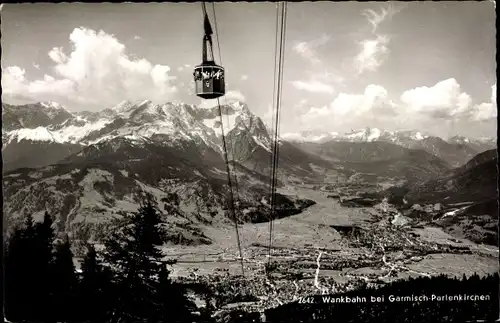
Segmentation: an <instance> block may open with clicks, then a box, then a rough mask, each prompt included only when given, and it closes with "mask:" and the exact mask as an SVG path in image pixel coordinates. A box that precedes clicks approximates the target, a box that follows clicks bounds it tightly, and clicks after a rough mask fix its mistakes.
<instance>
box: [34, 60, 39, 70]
mask: <svg viewBox="0 0 500 323" xmlns="http://www.w3.org/2000/svg"><path fill="white" fill-rule="evenodd" d="M33 67H34V68H36V69H37V70H39V69H40V65H38V64H37V63H35V62H33Z"/></svg>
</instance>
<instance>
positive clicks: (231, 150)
mask: <svg viewBox="0 0 500 323" xmlns="http://www.w3.org/2000/svg"><path fill="white" fill-rule="evenodd" d="M212 12H213V14H214V26H215V39H216V41H217V50H218V51H219V62H220V65H222V55H221V50H220V42H219V32H218V30H217V15H216V14H215V3H214V2H212ZM224 105H225V106H226V108H227V100H226V96H224ZM226 121H227V125H228V126H229V115H228V114H227V113H226ZM229 148H230V152H231V159H232V162H233V177H234V188H235V189H236V208H235V209H236V211H238V212H237V213H238V214H239V213H240V212H239V211H240V204H241V200H240V189H239V184H238V174H237V173H236V164H235V161H234V146H233V144H232V143H230V144H229Z"/></svg>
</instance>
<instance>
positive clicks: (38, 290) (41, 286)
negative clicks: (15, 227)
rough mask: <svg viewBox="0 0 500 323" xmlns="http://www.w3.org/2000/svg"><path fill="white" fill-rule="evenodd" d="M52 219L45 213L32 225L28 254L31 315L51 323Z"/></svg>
mask: <svg viewBox="0 0 500 323" xmlns="http://www.w3.org/2000/svg"><path fill="white" fill-rule="evenodd" d="M52 225H53V221H52V217H51V216H50V214H49V213H48V212H45V214H44V217H43V221H42V222H40V223H36V224H35V225H34V237H33V240H32V241H33V244H31V246H32V248H31V252H28V254H29V255H30V257H32V261H33V268H34V270H33V272H32V275H33V276H32V278H33V279H32V280H33V286H32V291H31V295H32V296H33V298H34V299H33V302H32V305H33V315H35V317H36V318H38V319H39V320H40V321H42V322H51V315H52V311H53V309H52V308H51V305H52V303H53V301H54V290H53V288H54V285H53V280H54V273H53V271H52V264H53V263H52V260H53V249H54V239H55V233H54V229H53V228H52Z"/></svg>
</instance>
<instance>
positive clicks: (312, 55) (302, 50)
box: [293, 34, 330, 64]
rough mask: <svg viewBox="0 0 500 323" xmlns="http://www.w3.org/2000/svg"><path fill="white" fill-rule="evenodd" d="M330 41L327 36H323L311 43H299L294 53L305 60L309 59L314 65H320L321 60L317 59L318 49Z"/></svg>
mask: <svg viewBox="0 0 500 323" xmlns="http://www.w3.org/2000/svg"><path fill="white" fill-rule="evenodd" d="M329 40H330V36H328V35H327V34H323V35H321V37H320V38H318V39H314V40H312V41H310V42H298V43H296V44H295V45H294V46H293V51H294V52H295V53H297V54H299V55H300V56H302V57H303V58H304V59H307V60H308V61H309V62H311V63H312V64H319V63H321V60H320V59H319V58H318V57H317V56H318V54H317V51H316V50H317V48H318V47H320V46H323V45H325V44H326V43H327V42H328V41H329Z"/></svg>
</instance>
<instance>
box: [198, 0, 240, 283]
mask: <svg viewBox="0 0 500 323" xmlns="http://www.w3.org/2000/svg"><path fill="white" fill-rule="evenodd" d="M202 8H203V12H204V14H205V16H206V6H205V2H202ZM214 13H215V8H214ZM214 24H215V26H216V21H215V16H214ZM215 35H216V37H217V42H218V40H219V36H218V33H217V30H215ZM210 50H211V54H212V57H215V56H214V52H213V51H214V49H213V47H212V46H211V47H210ZM219 55H220V47H219ZM217 107H218V110H219V117H220V123H221V131H222V148H223V151H224V160H225V162H226V172H227V181H228V186H229V207H230V209H231V214H232V218H233V221H234V227H235V231H236V240H237V243H238V250H239V254H240V264H241V274H242V275H243V276H245V269H244V266H243V253H242V250H241V243H240V233H239V230H238V219H237V218H236V212H235V206H234V195H233V185H232V180H231V169H230V167H229V159H228V155H227V145H226V137H225V134H224V124H223V121H224V120H223V118H222V109H221V106H220V100H219V98H217Z"/></svg>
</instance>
